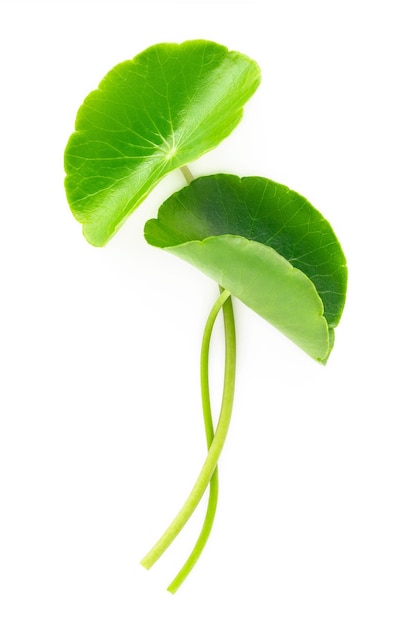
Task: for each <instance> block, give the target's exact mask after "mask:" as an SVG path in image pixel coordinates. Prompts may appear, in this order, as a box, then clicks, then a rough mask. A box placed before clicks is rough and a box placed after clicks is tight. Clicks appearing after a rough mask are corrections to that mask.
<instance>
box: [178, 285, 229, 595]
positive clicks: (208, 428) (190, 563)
mask: <svg viewBox="0 0 417 626" xmlns="http://www.w3.org/2000/svg"><path fill="white" fill-rule="evenodd" d="M229 297H230V294H229V293H228V292H226V291H222V293H221V295H220V297H219V298H218V299H217V300H216V303H215V304H214V306H213V308H212V309H211V311H210V314H209V316H208V319H207V322H206V326H205V329H204V333H203V340H202V343H201V358H200V383H201V400H202V405H203V417H204V428H205V432H206V441H207V449H208V450H209V449H210V446H211V444H212V441H213V437H214V430H213V417H212V412H211V403H210V386H209V350H210V340H211V334H212V331H213V326H214V322H215V321H216V318H217V315H218V314H219V311H220V309H221V308H222V306H223V305H224V303H225V301H226V300H227V299H228V298H229ZM218 494H219V471H218V467H217V466H216V469H215V470H214V473H213V476H212V477H211V480H210V487H209V499H208V503H207V511H206V515H205V518H204V522H203V527H202V529H201V532H200V535H199V537H198V539H197V541H196V543H195V546H194V548H193V550H192V552H191V554H190V556H189V557H188V559H187V561H186V562H185V563H184V565H183V567H182V568H181V570H180V571H179V572H178V574H177V575H176V577H175V578H174V580H173V581H172V582H171V584H170V585H169V586H168V591H170V592H171V593H175V592H176V591H177V590H178V589H179V587H180V586H181V585H182V583H183V582H184V580H185V579H186V578H187V576H188V574H189V573H190V572H191V570H192V569H193V567H194V565H195V564H196V563H197V561H198V559H199V558H200V555H201V553H202V552H203V550H204V547H205V545H206V543H207V541H208V538H209V536H210V533H211V529H212V527H213V522H214V518H215V515H216V509H217V500H218Z"/></svg>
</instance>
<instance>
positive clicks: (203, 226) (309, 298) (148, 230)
mask: <svg viewBox="0 0 417 626" xmlns="http://www.w3.org/2000/svg"><path fill="white" fill-rule="evenodd" d="M145 237H146V240H147V241H148V242H149V243H150V244H152V245H155V246H158V247H162V248H166V249H167V250H168V251H170V252H172V253H173V254H175V255H177V256H179V257H181V258H183V259H185V260H187V261H189V262H190V263H192V264H193V265H195V266H196V267H198V268H199V269H200V270H202V271H203V272H204V273H205V274H207V275H208V276H210V277H211V278H213V279H214V280H216V281H217V282H218V283H219V284H220V285H222V286H223V287H224V288H225V289H227V290H228V291H230V292H231V293H232V294H233V295H235V296H236V297H237V298H239V299H240V300H242V302H244V303H245V304H247V305H248V306H249V307H250V308H252V309H253V310H255V311H256V312H257V313H259V314H260V315H261V316H262V317H264V318H265V319H266V320H268V321H269V322H270V323H272V324H273V325H274V326H275V327H277V328H279V329H280V330H281V331H282V332H283V333H284V334H285V335H287V336H288V337H289V338H290V339H292V341H294V342H295V343H296V344H297V345H298V346H300V347H301V348H302V349H303V350H305V352H307V353H308V354H309V355H310V356H312V357H313V358H315V359H317V360H319V361H322V362H325V361H326V359H327V358H328V355H329V353H330V351H331V349H332V346H333V339H334V337H333V328H334V327H335V326H336V325H337V323H338V321H339V319H340V316H341V314H342V310H343V306H344V301H345V293H346V282H347V270H346V261H345V257H344V254H343V252H342V249H341V247H340V244H339V242H338V240H337V238H336V236H335V234H334V232H333V230H332V228H331V227H330V225H329V223H328V222H327V221H326V220H325V219H324V218H323V216H322V215H321V214H320V213H319V212H318V211H317V210H316V209H314V207H312V206H311V204H310V203H309V202H308V201H307V200H306V199H305V198H303V197H302V196H300V195H299V194H297V193H295V192H294V191H291V190H290V189H288V187H285V186H284V185H279V184H278V183H275V182H273V181H271V180H267V179H265V178H259V177H248V178H242V179H241V178H238V177H237V176H231V175H226V174H218V175H215V176H207V177H203V178H199V179H197V180H195V181H194V182H193V183H191V185H189V186H188V187H185V188H184V189H182V190H181V191H179V192H177V193H175V194H173V195H172V196H171V197H170V198H169V199H168V200H167V201H166V202H164V204H163V205H162V206H161V207H160V209H159V212H158V219H153V220H149V221H148V222H147V223H146V225H145Z"/></svg>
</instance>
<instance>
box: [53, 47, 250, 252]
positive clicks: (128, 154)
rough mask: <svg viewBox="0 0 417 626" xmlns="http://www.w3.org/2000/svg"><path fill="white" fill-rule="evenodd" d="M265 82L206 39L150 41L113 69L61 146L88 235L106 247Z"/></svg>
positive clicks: (223, 131) (244, 60)
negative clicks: (166, 178) (167, 178)
mask: <svg viewBox="0 0 417 626" xmlns="http://www.w3.org/2000/svg"><path fill="white" fill-rule="evenodd" d="M259 82H260V71H259V68H258V66H257V64H256V63H255V62H254V61H252V60H251V59H249V58H248V57H246V56H244V55H242V54H240V53H238V52H231V51H229V50H227V48H225V47H224V46H221V45H219V44H216V43H213V42H209V41H200V40H198V41H188V42H185V43H182V44H159V45H156V46H152V47H150V48H148V49H147V50H145V51H144V52H142V53H141V54H139V55H138V56H136V57H135V58H134V59H133V60H131V61H126V62H124V63H121V64H119V65H117V66H116V67H115V68H113V69H112V70H111V71H110V72H109V73H108V74H107V76H106V77H105V78H104V79H103V80H102V82H101V83H100V85H99V87H98V89H97V90H96V91H93V92H92V93H90V95H89V96H87V98H86V100H85V102H84V103H83V105H82V106H81V108H80V110H79V112H78V115H77V119H76V124H75V132H74V133H73V134H72V135H71V137H70V139H69V141H68V145H67V147H66V150H65V170H66V173H67V177H66V180H65V187H66V192H67V197H68V202H69V205H70V207H71V210H72V211H73V214H74V216H75V217H76V219H77V220H78V221H80V222H81V223H82V224H83V232H84V235H85V237H86V238H87V240H88V241H89V242H90V243H92V244H94V245H97V246H102V245H104V244H105V243H106V242H107V241H108V240H109V239H110V237H111V236H112V235H113V234H114V233H115V232H116V230H117V229H118V228H119V227H120V226H121V224H122V223H123V221H124V220H125V219H126V218H127V217H128V215H129V214H130V213H131V212H132V211H133V210H134V209H135V208H136V207H137V206H138V205H139V204H140V202H142V200H144V199H145V197H146V196H147V195H148V194H149V192H150V191H151V190H152V188H153V187H154V186H155V185H156V184H157V182H158V181H159V180H160V179H161V178H162V177H163V176H165V175H166V174H167V173H168V172H170V171H171V170H173V169H175V168H177V167H180V166H182V165H185V164H186V163H189V162H190V161H193V160H195V159H197V158H198V157H199V156H201V155H202V154H203V153H205V152H207V151H208V150H210V149H212V148H214V147H215V146H216V145H218V144H219V143H220V142H221V141H222V140H223V139H224V138H225V137H227V136H228V135H229V134H230V132H231V131H232V130H233V129H234V128H235V126H236V125H237V124H238V122H239V121H240V119H241V116H242V112H243V109H242V107H243V105H244V104H245V102H246V101H247V100H248V98H250V96H251V95H252V94H253V93H254V91H255V90H256V88H257V86H258V84H259Z"/></svg>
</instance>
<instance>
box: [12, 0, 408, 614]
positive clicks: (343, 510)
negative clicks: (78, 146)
mask: <svg viewBox="0 0 417 626" xmlns="http://www.w3.org/2000/svg"><path fill="white" fill-rule="evenodd" d="M413 5H414V3H413V2H411V1H410V2H405V1H401V0H395V2H384V1H383V0H381V1H378V2H377V1H375V2H372V1H370V0H361V1H353V2H352V1H351V2H337V1H333V2H323V1H318V2H307V1H305V2H300V1H291V2H290V1H287V2H279V1H277V2H276V3H271V4H269V3H264V4H263V3H262V2H256V3H253V2H248V3H243V2H224V1H222V2H213V3H208V4H204V3H199V2H190V3H179V2H171V3H169V4H161V3H157V2H152V3H149V4H147V3H141V2H135V3H126V2H125V3H123V2H120V1H117V2H111V3H105V2H97V3H96V4H94V3H88V2H79V3H76V2H71V3H64V2H58V1H57V2H54V3H50V4H44V3H37V2H30V3H27V4H25V3H21V2H13V3H9V4H4V3H2V4H1V9H0V46H1V51H0V52H1V56H0V63H1V75H0V78H1V97H0V107H1V118H0V119H1V142H0V159H1V170H0V171H1V196H0V198H1V209H0V210H1V220H0V228H1V230H0V256H1V260H0V263H1V264H0V268H1V270H0V271H1V275H0V280H1V296H0V297H1V309H0V316H1V325H0V332H1V357H0V358H1V388H2V389H1V400H0V402H1V418H0V419H1V422H0V429H1V430H0V437H1V438H0V470H1V474H0V481H1V482H0V507H1V516H0V594H1V598H0V622H1V623H2V624H4V626H16V625H18V626H21V625H25V626H26V625H29V624H42V625H43V626H50V625H54V626H56V625H58V624H59V626H66V625H71V626H73V625H74V624H77V626H87V625H88V626H91V625H92V624H100V626H107V625H116V624H117V625H121V624H123V626H131V625H138V624H146V626H162V625H165V624H172V625H174V626H177V625H178V626H179V625H181V626H184V625H185V626H195V625H197V624H198V625H201V626H206V625H208V624H210V625H212V624H216V625H217V624H218V625H220V626H223V625H226V624H241V623H247V624H249V623H250V624H263V625H265V626H269V625H278V624H279V625H282V626H306V625H309V626H310V625H320V626H335V625H337V626H342V625H349V626H351V625H352V624H355V626H369V625H373V624H375V625H378V626H385V625H393V626H394V625H395V626H397V625H398V624H401V625H402V626H415V624H416V623H417V598H416V588H417V565H416V564H417V539H416V534H417V533H416V529H417V506H416V491H417V490H416V484H417V453H416V450H417V445H416V444H417V426H416V419H417V412H416V401H415V374H416V372H415V349H416V332H415V316H416V306H415V289H416V270H415V249H416V245H415V211H416V193H415V189H416V139H417V137H416V111H417V106H416V105H417V102H416V95H415V93H416V92H415V83H416V60H417V54H416V53H417V46H416V37H415V17H414V13H413V11H412V9H413ZM193 38H206V39H212V40H214V41H218V42H219V43H223V44H225V45H227V46H228V47H229V48H231V49H236V50H239V51H241V52H243V53H246V54H248V55H250V56H252V57H253V58H254V59H256V60H257V61H258V63H259V64H260V66H261V69H262V74H263V82H262V85H261V87H260V88H259V89H258V91H257V93H256V94H255V95H254V97H253V99H252V100H251V101H250V103H249V104H248V105H247V107H246V111H245V116H244V119H243V121H242V123H241V125H240V126H239V127H238V129H237V130H236V131H235V132H234V133H233V135H231V136H230V138H229V139H227V140H226V141H225V142H224V143H223V144H222V145H221V146H220V147H218V148H217V149H216V150H214V151H213V152H211V153H210V154H208V155H206V156H205V157H203V158H202V159H200V160H199V161H198V162H197V163H195V164H194V165H193V166H192V169H193V172H194V174H196V175H199V174H206V173H211V172H218V171H225V172H232V173H236V174H240V175H247V174H256V175H262V176H267V177H270V178H273V179H275V180H277V181H279V182H282V183H284V184H287V185H289V186H290V187H292V188H294V189H296V190H297V191H298V192H300V193H302V194H303V195H305V196H306V197H307V198H309V200H310V201H311V202H312V203H313V204H314V205H315V206H316V207H317V208H318V209H319V210H320V211H322V212H323V213H324V215H325V216H326V217H327V218H328V219H329V220H330V222H331V223H332V225H333V227H334V229H335V231H336V233H337V235H338V236H339V239H340V241H341V243H342V245H343V247H344V250H345V253H346V256H347V258H348V263H349V271H350V274H349V279H350V282H349V292H348V300H347V305H346V309H345V314H344V317H343V319H342V322H341V324H340V327H339V328H338V329H337V333H336V345H335V348H334V351H333V354H332V356H331V358H330V360H329V363H328V365H327V366H326V367H321V366H319V365H318V364H316V363H315V362H314V361H312V360H310V359H309V358H308V357H307V356H305V355H304V353H302V352H301V351H300V350H298V349H297V348H296V347H294V346H293V345H292V344H290V342H288V341H287V340H286V339H285V338H283V337H282V336H280V335H279V333H278V332H277V331H275V330H274V329H273V328H272V327H269V326H268V324H267V323H266V322H264V321H263V320H262V319H261V318H258V317H257V316H256V315H255V314H253V313H251V312H250V311H249V310H247V309H245V308H244V307H243V306H239V303H237V304H236V317H237V332H238V378H237V389H236V403H235V411H234V417H233V423H232V426H231V430H230V433H229V438H228V441H227V443H226V447H225V450H224V453H223V456H222V459H221V464H220V504H219V509H218V514H217V518H216V523H215V528H214V531H213V534H212V537H211V539H210V542H209V544H208V546H207V548H206V550H205V552H204V555H203V557H202V558H201V560H200V562H199V564H198V565H197V567H196V569H195V570H194V572H193V574H192V575H191V577H190V578H189V579H188V581H187V582H186V583H185V584H184V586H183V587H182V589H181V590H180V591H179V592H178V593H177V594H176V595H175V596H171V595H170V594H168V593H167V592H166V591H165V586H166V584H167V583H168V582H169V581H170V580H171V578H172V577H173V575H174V574H175V573H176V571H177V570H178V569H179V567H180V566H181V565H182V563H183V560H184V559H185V557H186V556H187V554H188V551H189V549H190V548H191V546H192V544H193V541H194V539H195V537H196V535H197V533H198V530H199V525H200V524H201V519H202V514H203V510H201V511H198V513H197V515H196V518H195V520H193V521H192V523H191V524H190V527H189V528H188V529H186V530H185V531H184V533H183V536H181V538H179V539H178V541H177V542H175V544H174V545H173V546H172V547H171V548H170V550H169V551H168V552H167V553H166V555H165V556H164V557H163V558H162V559H161V561H160V562H159V563H158V564H157V565H156V566H155V567H154V569H152V570H151V571H150V572H146V571H145V570H144V569H143V568H142V567H141V566H140V565H139V561H140V559H141V557H142V556H143V555H144V553H145V552H147V550H148V549H149V548H150V546H151V545H152V543H153V542H154V540H155V539H156V538H157V536H158V535H159V533H160V532H161V531H162V530H163V529H164V527H165V526H166V524H167V523H168V522H169V521H170V519H171V517H172V516H173V515H174V514H175V513H176V511H177V509H178V507H179V506H180V504H182V501H183V499H184V498H185V496H186V494H187V493H188V490H189V488H190V487H191V485H192V483H193V480H194V478H195V476H196V474H197V472H198V470H199V467H200V465H201V462H202V460H203V458H204V454H205V449H204V435H203V426H202V418H201V411H200V400H199V381H198V359H199V349H200V339H201V332H202V329H203V325H204V323H205V317H206V315H207V313H208V310H209V308H210V307H211V304H212V302H213V300H214V298H215V297H216V286H215V285H213V284H212V283H211V282H210V281H209V280H208V279H207V278H205V277H204V276H203V275H200V274H199V273H198V272H197V271H196V270H195V269H194V268H192V267H188V266H187V265H186V264H184V263H182V262H181V261H179V260H177V259H175V258H173V257H170V255H167V254H165V253H164V252H162V251H160V250H157V249H153V248H151V247H150V246H148V245H147V244H146V243H145V241H144V239H143V237H142V234H141V233H142V229H143V224H144V222H145V221H146V219H148V218H149V217H152V216H154V215H155V214H156V210H157V208H158V206H159V204H160V202H161V201H162V200H163V199H164V198H166V197H167V196H168V195H169V194H170V193H171V192H172V191H174V190H175V189H178V188H179V187H181V186H182V185H183V181H182V179H181V176H180V175H179V174H178V173H173V174H171V175H170V176H169V177H168V178H167V179H166V180H165V181H164V182H163V183H162V184H161V185H160V187H159V188H158V189H157V190H155V192H153V193H152V194H151V196H150V197H149V198H148V199H147V201H146V202H145V203H144V205H143V206H142V207H141V208H140V210H138V211H137V212H136V213H135V214H134V215H133V216H132V217H131V218H130V220H129V221H128V222H127V223H126V225H125V226H124V227H123V229H122V230H121V231H120V232H119V234H118V235H117V236H116V237H115V238H114V239H113V240H112V241H111V243H109V244H108V246H106V247H105V248H104V249H95V248H93V247H91V246H89V245H88V244H87V243H86V242H85V241H84V239H83V237H82V235H81V229H80V226H79V224H78V223H77V222H76V221H75V220H74V219H73V217H72V215H71V213H70V211H69V209H68V207H67V203H66V199H65V194H64V191H63V165H62V162H63V150H64V148H65V144H66V141H67V138H68V136H69V134H70V133H71V132H72V129H73V124H74V119H75V114H76V111H77V109H78V107H79V105H80V104H81V102H82V100H83V99H84V97H85V96H86V95H87V93H88V92H89V91H91V90H92V89H94V88H95V87H96V85H97V83H98V82H99V80H100V79H101V78H102V76H104V74H105V73H106V72H107V71H108V70H109V69H110V68H111V67H113V65H115V64H116V63H118V62H119V61H122V60H125V59H128V58H131V57H133V56H134V55H135V54H137V53H139V52H140V51H142V50H143V49H144V48H146V47H147V46H148V45H151V44H154V43H159V42H163V41H178V42H180V41H183V40H185V39H193ZM213 350H214V354H213V363H212V365H213V376H214V390H213V391H214V393H215V395H218V387H219V382H220V377H221V368H222V341H221V334H220V329H217V332H216V336H215V341H214V345H213ZM216 402H217V401H216Z"/></svg>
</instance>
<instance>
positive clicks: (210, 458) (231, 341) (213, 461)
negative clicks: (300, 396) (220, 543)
mask: <svg viewBox="0 0 417 626" xmlns="http://www.w3.org/2000/svg"><path fill="white" fill-rule="evenodd" d="M222 307H223V316H224V331H225V368H224V387H223V398H222V405H221V409H220V416H219V420H218V424H217V428H216V432H215V434H214V437H213V438H212V441H211V443H210V447H209V451H208V454H207V458H206V461H205V462H204V464H203V467H202V469H201V471H200V474H199V476H198V478H197V480H196V482H195V484H194V487H193V488H192V490H191V492H190V494H189V496H188V498H187V500H186V501H185V503H184V505H183V506H182V508H181V510H180V511H179V513H178V514H177V516H176V517H175V518H174V520H173V521H172V523H171V524H170V526H169V527H168V528H167V530H166V531H165V532H164V534H163V535H162V536H161V537H160V539H159V540H158V541H157V542H156V543H155V545H154V546H153V548H152V549H151V550H150V551H149V552H148V554H147V555H146V556H145V557H144V558H143V560H142V561H141V563H142V565H143V566H144V567H145V568H146V569H150V568H151V567H152V565H154V564H155V563H156V561H157V560H158V559H159V557H160V556H162V554H163V553H164V552H165V550H166V549H167V548H168V547H169V546H170V545H171V543H172V542H173V540H174V539H175V537H176V536H177V535H178V533H179V532H180V531H181V530H182V528H183V527H184V526H185V524H186V522H187V521H188V520H189V518H190V517H191V515H192V513H193V512H194V510H195V509H196V507H197V506H198V504H199V502H200V500H201V498H202V496H203V494H204V492H205V490H206V489H207V487H208V485H209V483H210V481H211V479H212V477H213V475H214V473H215V471H216V467H217V463H218V460H219V457H220V454H221V452H222V449H223V446H224V442H225V440H226V436H227V431H228V428H229V424H230V419H231V415H232V407H233V396H234V386H235V372H236V336H235V324H234V315H233V306H232V302H231V298H230V293H229V292H227V291H223V292H222V293H221V294H220V296H219V298H218V300H217V301H216V303H215V305H214V307H213V309H212V311H211V312H210V315H209V320H208V322H207V325H206V331H205V333H204V338H203V346H204V347H202V357H201V359H202V362H203V361H204V363H206V361H207V359H208V348H209V340H210V335H211V330H210V325H211V326H212V324H213V323H214V320H215V318H216V315H217V314H218V312H219V311H220V309H221V308H222ZM203 381H204V382H203ZM208 392H209V389H208V379H207V378H206V374H205V373H204V369H203V373H202V395H203V402H204V403H205V404H204V407H205V418H204V421H205V427H206V439H207V443H209V441H210V429H211V434H212V432H213V431H212V429H213V426H212V423H211V408H210V401H209V395H208ZM208 409H209V413H208ZM208 417H209V418H210V420H208ZM209 421H210V424H209ZM215 480H216V479H215ZM215 489H216V485H215ZM216 502H217V494H216V493H215V491H214V493H213V494H212V496H211V499H210V500H209V506H208V511H207V514H206V519H205V521H204V525H203V529H202V531H201V534H200V537H199V538H198V540H197V543H196V546H195V547H194V550H193V551H192V553H191V555H190V557H189V559H188V560H187V562H186V564H185V565H184V567H183V568H182V570H181V571H180V572H179V574H178V575H177V577H176V578H175V579H174V581H173V582H172V583H171V585H170V586H169V590H170V591H171V592H172V593H174V592H175V591H176V590H177V589H178V587H179V586H180V585H181V583H182V582H183V580H184V579H185V577H186V576H187V575H188V573H189V572H190V571H191V569H192V567H193V566H194V564H195V562H196V561H197V559H198V557H199V556H200V554H201V551H202V550H203V548H204V545H205V543H206V541H207V538H208V535H209V534H210V530H211V526H212V523H213V518H214V512H215V507H216Z"/></svg>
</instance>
